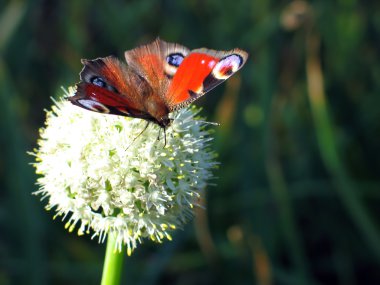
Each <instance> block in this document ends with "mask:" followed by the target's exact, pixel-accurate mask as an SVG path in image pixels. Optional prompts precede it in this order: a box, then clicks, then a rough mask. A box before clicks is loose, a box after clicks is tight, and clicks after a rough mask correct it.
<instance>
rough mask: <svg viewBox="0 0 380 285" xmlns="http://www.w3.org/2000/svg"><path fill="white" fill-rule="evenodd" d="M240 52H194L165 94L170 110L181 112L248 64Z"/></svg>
mask: <svg viewBox="0 0 380 285" xmlns="http://www.w3.org/2000/svg"><path fill="white" fill-rule="evenodd" d="M247 58H248V54H247V53H246V52H245V51H242V50H240V49H234V50H231V51H227V52H224V51H215V50H209V49H204V48H202V49H196V50H193V51H192V52H191V53H190V54H189V55H188V56H187V57H186V58H185V59H184V60H183V62H182V63H181V64H180V66H179V67H178V69H177V72H176V73H175V75H174V77H173V80H172V82H171V84H170V86H169V88H168V90H167V93H166V94H165V96H164V97H165V101H166V102H167V104H168V105H169V108H170V110H172V111H173V110H177V109H180V108H182V107H184V106H186V105H188V104H190V103H191V102H193V101H194V100H196V99H198V98H199V97H201V96H202V95H204V94H205V93H207V92H208V91H210V90H211V89H213V88H214V87H216V86H217V85H219V84H220V83H222V82H224V81H225V80H226V79H228V78H229V77H230V76H232V75H233V74H234V73H236V72H237V71H238V70H239V69H240V68H241V67H242V66H243V65H244V63H245V62H246V61H247Z"/></svg>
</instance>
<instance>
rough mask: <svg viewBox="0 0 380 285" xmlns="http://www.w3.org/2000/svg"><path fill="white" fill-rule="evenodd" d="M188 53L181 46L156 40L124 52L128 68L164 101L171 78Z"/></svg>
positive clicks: (187, 50)
mask: <svg viewBox="0 0 380 285" xmlns="http://www.w3.org/2000/svg"><path fill="white" fill-rule="evenodd" d="M189 52H190V50H189V49H188V48H186V47H184V46H182V45H179V44H176V43H168V42H165V41H163V40H161V39H159V38H157V39H156V40H155V41H154V42H152V43H150V44H147V45H143V46H140V47H137V48H134V49H132V50H128V51H126V52H125V59H126V61H127V64H128V66H129V67H131V68H132V69H134V70H135V72H136V73H139V74H140V75H141V76H142V77H143V78H144V79H145V80H146V81H147V82H148V83H149V85H150V86H151V87H152V89H153V91H154V93H155V94H157V95H158V96H160V98H161V99H163V100H165V98H164V96H165V94H166V93H167V90H168V88H169V86H170V83H171V81H172V78H173V76H174V75H175V73H176V71H177V69H178V67H179V66H180V64H181V63H182V61H183V60H184V58H185V57H186V56H187V55H188V54H189Z"/></svg>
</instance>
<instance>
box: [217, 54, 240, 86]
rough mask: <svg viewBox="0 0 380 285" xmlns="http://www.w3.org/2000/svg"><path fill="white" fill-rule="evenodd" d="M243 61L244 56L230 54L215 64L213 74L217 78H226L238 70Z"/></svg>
mask: <svg viewBox="0 0 380 285" xmlns="http://www.w3.org/2000/svg"><path fill="white" fill-rule="evenodd" d="M243 62H244V61H243V58H242V57H241V56H240V55H238V54H231V55H228V56H226V57H224V58H222V59H221V60H220V61H219V62H218V63H217V64H216V65H215V68H214V69H213V71H212V74H213V76H214V77H215V78H216V79H220V80H225V79H227V78H228V77H230V76H231V75H232V74H234V73H235V72H236V71H238V70H239V68H240V67H241V66H242V64H243Z"/></svg>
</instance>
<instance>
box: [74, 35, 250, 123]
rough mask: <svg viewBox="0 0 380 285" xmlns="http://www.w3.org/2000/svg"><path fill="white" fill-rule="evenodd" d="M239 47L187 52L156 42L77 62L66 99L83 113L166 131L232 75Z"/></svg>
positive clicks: (242, 56)
mask: <svg viewBox="0 0 380 285" xmlns="http://www.w3.org/2000/svg"><path fill="white" fill-rule="evenodd" d="M247 58H248V54H247V53H246V52H245V51H243V50H240V49H233V50H230V51H216V50H211V49H206V48H200V49H194V50H191V51H190V50H189V49H188V48H186V47H184V46H182V45H179V44H175V43H168V42H165V41H163V40H161V39H159V38H157V39H156V40H155V41H154V42H152V43H150V44H148V45H144V46H140V47H137V48H135V49H132V50H128V51H126V52H125V59H126V62H127V64H125V63H124V62H121V61H120V60H119V59H117V58H115V57H113V56H107V57H103V58H97V59H94V60H82V63H83V65H84V67H83V69H82V71H81V72H80V80H81V81H80V82H79V83H78V84H77V90H76V93H75V95H74V96H72V97H69V98H68V99H69V100H70V101H71V103H73V104H74V105H77V106H79V107H82V108H85V109H87V110H91V111H95V112H99V113H106V114H115V115H121V116H128V117H134V118H141V119H145V120H147V121H150V122H154V123H156V124H158V125H159V126H161V127H162V128H166V127H167V126H169V125H170V123H171V120H170V119H169V116H168V115H169V113H170V112H172V111H175V110H178V109H181V108H183V107H185V106H187V105H188V104H190V103H191V102H193V101H195V100H196V99H198V98H199V97H201V96H203V95H204V94H205V93H207V92H208V91H210V90H211V89H213V88H214V87H215V86H217V85H219V84H220V83H222V82H223V81H225V80H226V79H227V78H229V77H230V76H231V75H233V74H234V73H236V72H237V71H238V70H239V69H240V68H241V67H242V66H243V65H244V63H245V62H246V61H247Z"/></svg>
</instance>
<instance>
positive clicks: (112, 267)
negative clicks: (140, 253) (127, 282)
mask: <svg viewBox="0 0 380 285" xmlns="http://www.w3.org/2000/svg"><path fill="white" fill-rule="evenodd" d="M115 245H116V237H115V235H113V234H109V235H108V239H107V249H106V256H105V260H104V266H103V275H102V283H101V285H117V284H120V280H121V272H122V266H123V259H124V251H123V250H121V252H119V251H116V250H115V249H116V248H115Z"/></svg>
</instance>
